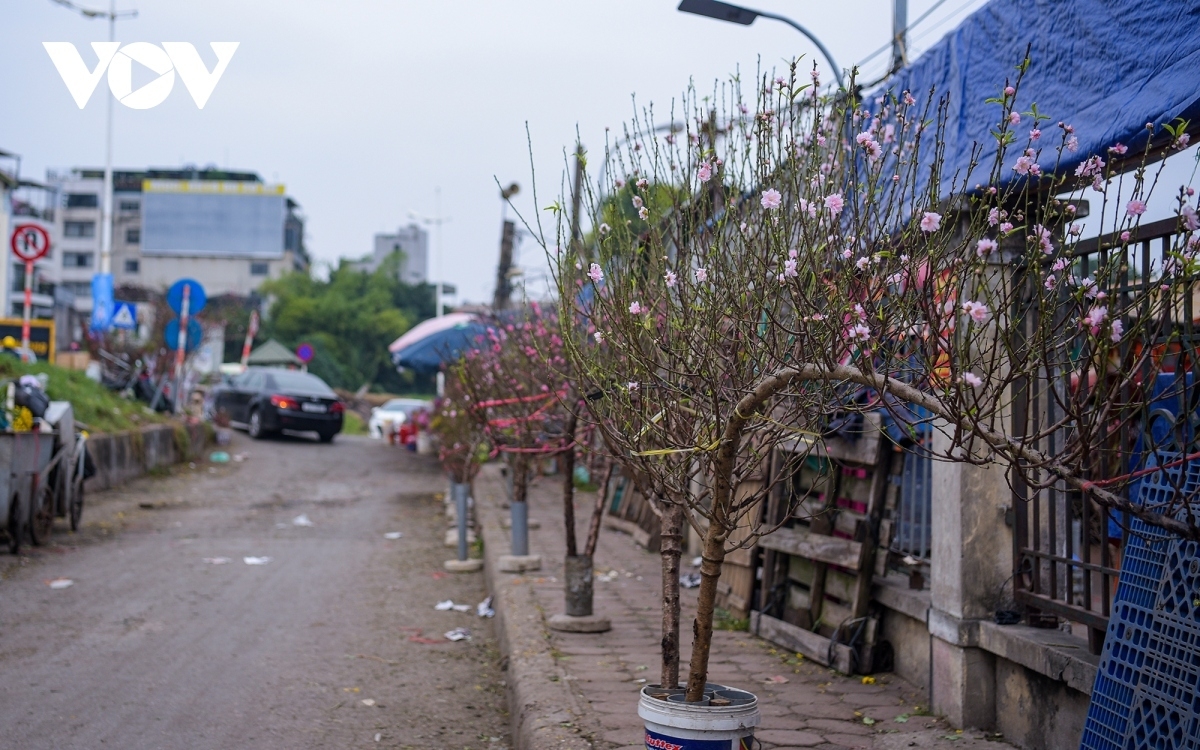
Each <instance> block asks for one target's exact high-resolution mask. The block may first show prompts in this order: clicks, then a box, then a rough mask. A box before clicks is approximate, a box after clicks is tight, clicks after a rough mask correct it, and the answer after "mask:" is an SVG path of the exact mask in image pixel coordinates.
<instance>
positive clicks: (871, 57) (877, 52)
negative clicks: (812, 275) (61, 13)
mask: <svg viewBox="0 0 1200 750" xmlns="http://www.w3.org/2000/svg"><path fill="white" fill-rule="evenodd" d="M62 1H63V0H55V2H62ZM945 2H946V0H937V2H936V3H934V4H933V5H932V6H931V7H930V8H929V10H927V11H925V12H924V13H922V14H921V17H920V18H918V19H917V20H915V21H913V22H912V23H910V24H909V25H908V26H905V27H904V33H905V35H907V34H908V32H909V31H911V30H912V29H913V27H915V26H916V25H917V24H919V23H920V22H922V21H924V20H925V19H926V18H929V14H930V13H932V12H934V11H935V10H937V9H938V8H940V7H942V5H943V4H945ZM891 48H892V42H888V43H887V44H885V45H883V46H882V47H880V48H879V49H877V50H875V51H874V52H872V53H871V54H869V55H867V56H866V57H864V58H863V59H862V60H859V61H858V63H856V65H857V66H859V67H861V66H862V65H865V64H866V63H868V62H870V61H871V60H874V59H875V58H876V57H878V56H879V55H881V54H883V53H884V52H887V51H888V50H890V49H891Z"/></svg>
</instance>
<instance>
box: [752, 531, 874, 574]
mask: <svg viewBox="0 0 1200 750" xmlns="http://www.w3.org/2000/svg"><path fill="white" fill-rule="evenodd" d="M758 543H759V545H760V546H761V547H763V548H765V549H773V550H775V551H777V552H782V553H784V554H785V555H799V556H800V557H807V558H808V559H810V560H815V561H817V562H823V563H828V564H830V565H838V566H841V567H843V568H850V569H851V570H858V567H859V563H860V562H861V557H862V547H863V546H862V544H861V543H860V542H855V541H852V540H850V539H839V538H838V537H833V536H822V535H820V534H813V533H811V532H810V531H809V530H808V529H805V528H803V527H793V528H783V529H777V530H776V531H775V532H774V533H773V534H768V535H767V536H764V537H763V538H762V539H760V540H759V542H758Z"/></svg>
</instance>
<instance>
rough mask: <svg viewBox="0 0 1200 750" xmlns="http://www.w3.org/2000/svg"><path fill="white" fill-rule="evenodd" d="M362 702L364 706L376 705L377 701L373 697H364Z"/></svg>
mask: <svg viewBox="0 0 1200 750" xmlns="http://www.w3.org/2000/svg"><path fill="white" fill-rule="evenodd" d="M362 704H363V705H364V706H374V705H375V701H374V700H373V699H371V698H363V699H362Z"/></svg>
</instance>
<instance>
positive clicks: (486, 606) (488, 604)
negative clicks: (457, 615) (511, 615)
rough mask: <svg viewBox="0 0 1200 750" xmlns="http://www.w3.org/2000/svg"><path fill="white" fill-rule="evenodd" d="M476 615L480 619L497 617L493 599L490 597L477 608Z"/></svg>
mask: <svg viewBox="0 0 1200 750" xmlns="http://www.w3.org/2000/svg"><path fill="white" fill-rule="evenodd" d="M475 614H477V615H479V616H480V617H495V615H496V610H494V609H492V597H490V596H489V597H488V598H487V599H484V600H483V601H481V602H480V603H479V605H478V606H476V607H475Z"/></svg>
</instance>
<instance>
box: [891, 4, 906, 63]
mask: <svg viewBox="0 0 1200 750" xmlns="http://www.w3.org/2000/svg"><path fill="white" fill-rule="evenodd" d="M907 62H908V0H892V72H893V73H895V72H896V71H897V70H900V69H901V68H903V67H904V66H905V64H906V63H907Z"/></svg>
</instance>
